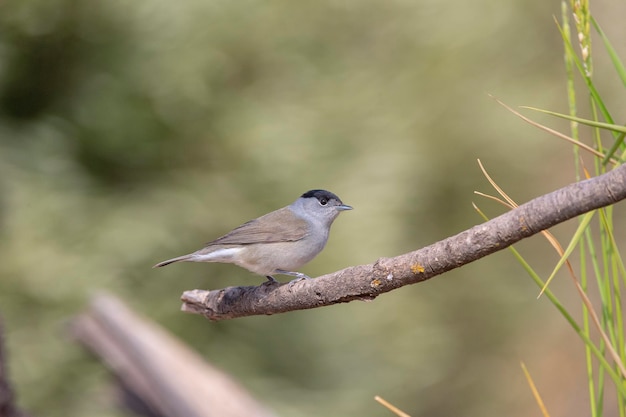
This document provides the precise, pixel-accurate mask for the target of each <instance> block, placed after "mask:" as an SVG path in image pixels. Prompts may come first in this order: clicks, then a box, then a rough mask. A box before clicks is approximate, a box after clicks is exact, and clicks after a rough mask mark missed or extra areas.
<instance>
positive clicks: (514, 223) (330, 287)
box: [181, 165, 626, 321]
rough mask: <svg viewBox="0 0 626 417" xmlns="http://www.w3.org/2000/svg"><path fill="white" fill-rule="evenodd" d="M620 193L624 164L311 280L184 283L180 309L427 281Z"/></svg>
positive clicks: (225, 307) (263, 310) (215, 309)
mask: <svg viewBox="0 0 626 417" xmlns="http://www.w3.org/2000/svg"><path fill="white" fill-rule="evenodd" d="M624 198H626V165H622V166H620V167H617V168H615V169H614V170H613V171H610V172H608V173H606V174H604V175H601V176H598V177H595V178H591V179H589V180H586V181H581V182H578V183H574V184H571V185H568V186H566V187H563V188H561V189H559V190H557V191H554V192H552V193H549V194H546V195H543V196H541V197H537V198H535V199H533V200H531V201H529V202H527V203H526V204H523V205H521V206H519V207H518V208H516V209H514V210H511V211H509V212H507V213H505V214H502V215H501V216H498V217H496V218H494V219H492V220H490V221H488V222H485V223H483V224H480V225H477V226H474V227H472V228H471V229H468V230H465V231H463V232H461V233H459V234H457V235H455V236H452V237H449V238H447V239H444V240H442V241H440V242H437V243H434V244H432V245H430V246H427V247H425V248H422V249H419V250H417V251H414V252H410V253H406V254H404V255H400V256H396V257H394V258H380V259H379V260H378V261H376V262H375V263H373V264H368V265H359V266H353V267H349V268H346V269H342V270H340V271H337V272H334V273H332V274H327V275H323V276H321V277H319V278H316V279H313V280H303V281H299V282H296V283H294V284H293V285H289V284H268V283H266V284H263V285H260V286H258V287H228V288H224V289H220V290H212V291H206V290H191V291H185V292H184V293H183V295H182V297H181V299H182V301H183V306H182V310H183V311H185V312H188V313H195V314H202V315H204V316H205V317H206V318H208V319H209V320H214V321H217V320H225V319H231V318H236V317H245V316H252V315H261V314H267V315H270V314H276V313H284V312H286V311H292V310H304V309H309V308H316V307H322V306H327V305H332V304H337V303H346V302H350V301H353V300H373V299H374V298H376V297H378V296H379V295H380V294H383V293H386V292H389V291H391V290H394V289H396V288H400V287H402V286H405V285H408V284H416V283H418V282H422V281H425V280H427V279H430V278H432V277H434V276H437V275H440V274H443V273H444V272H447V271H450V270H452V269H455V268H458V267H460V266H463V265H465V264H468V263H470V262H473V261H475V260H477V259H480V258H482V257H485V256H487V255H490V254H492V253H494V252H497V251H500V250H502V249H505V248H507V247H509V246H511V245H512V244H514V243H516V242H519V241H520V240H522V239H524V238H527V237H529V236H532V235H534V234H537V233H539V232H540V231H542V230H545V229H548V228H550V227H552V226H555V225H557V224H559V223H562V222H564V221H566V220H569V219H572V218H574V217H576V216H578V215H581V214H583V213H586V212H589V211H591V210H595V209H598V208H601V207H605V206H608V205H611V204H614V203H616V202H618V201H620V200H623V199H624Z"/></svg>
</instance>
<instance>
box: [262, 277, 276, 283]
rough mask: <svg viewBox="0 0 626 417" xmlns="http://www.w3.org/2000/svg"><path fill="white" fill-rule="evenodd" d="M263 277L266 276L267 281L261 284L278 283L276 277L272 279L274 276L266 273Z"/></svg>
mask: <svg viewBox="0 0 626 417" xmlns="http://www.w3.org/2000/svg"><path fill="white" fill-rule="evenodd" d="M265 278H267V281H265V282H264V283H263V284H278V281H276V279H274V277H273V276H271V275H266V276H265Z"/></svg>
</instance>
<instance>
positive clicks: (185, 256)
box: [153, 255, 191, 268]
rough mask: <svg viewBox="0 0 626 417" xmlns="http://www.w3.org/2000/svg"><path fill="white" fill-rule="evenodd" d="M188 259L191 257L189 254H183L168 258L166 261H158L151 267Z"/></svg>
mask: <svg viewBox="0 0 626 417" xmlns="http://www.w3.org/2000/svg"><path fill="white" fill-rule="evenodd" d="M190 259H191V255H183V256H179V257H177V258H172V259H168V260H167V261H163V262H159V263H158V264H156V265H154V266H153V268H160V267H162V266H166V265H169V264H173V263H174V262H184V261H188V260H190Z"/></svg>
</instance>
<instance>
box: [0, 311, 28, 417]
mask: <svg viewBox="0 0 626 417" xmlns="http://www.w3.org/2000/svg"><path fill="white" fill-rule="evenodd" d="M0 417H28V414H26V413H24V412H23V411H21V410H20V409H18V408H17V406H16V405H15V394H14V392H13V388H12V387H11V383H10V382H9V375H8V372H7V358H6V350H5V347H4V325H3V323H2V320H0Z"/></svg>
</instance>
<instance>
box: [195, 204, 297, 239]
mask: <svg viewBox="0 0 626 417" xmlns="http://www.w3.org/2000/svg"><path fill="white" fill-rule="evenodd" d="M286 218H287V219H291V220H290V221H288V222H287V221H285V219H286ZM307 233H308V225H307V222H306V221H305V220H303V219H301V218H299V217H296V216H295V215H294V214H293V212H292V211H291V210H290V209H289V208H288V207H283V208H281V209H278V210H276V211H273V212H271V213H268V214H266V215H264V216H261V217H259V218H258V219H254V220H250V221H249V222H247V223H244V224H242V225H241V226H239V227H237V228H235V229H233V230H232V231H231V232H229V233H228V234H226V235H224V236H222V237H219V238H217V239H215V240H214V241H212V242H209V243H207V246H212V245H247V244H252V243H272V242H294V241H297V240H300V239H302V238H304V237H305V236H306V235H307Z"/></svg>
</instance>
